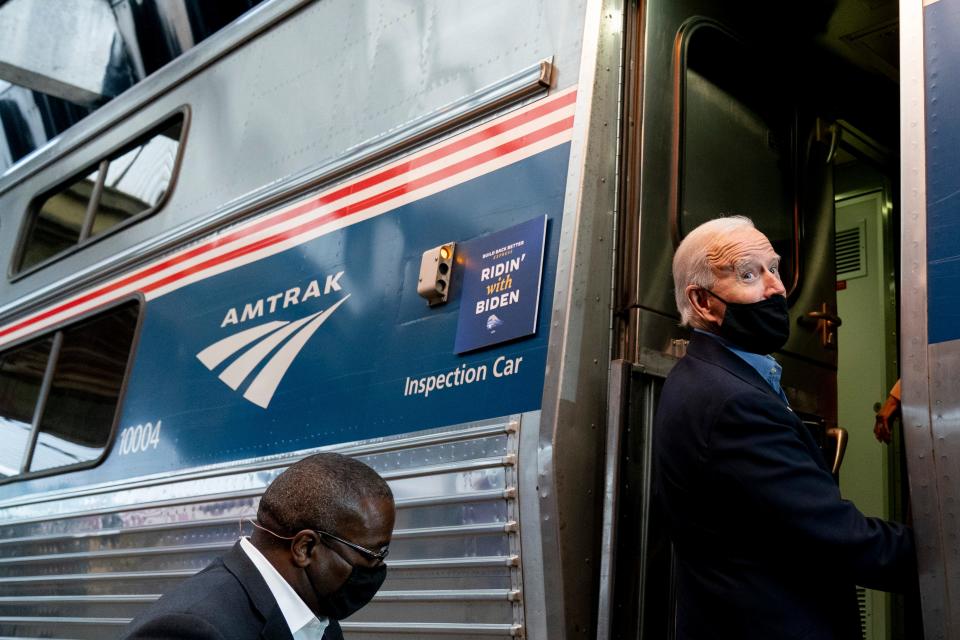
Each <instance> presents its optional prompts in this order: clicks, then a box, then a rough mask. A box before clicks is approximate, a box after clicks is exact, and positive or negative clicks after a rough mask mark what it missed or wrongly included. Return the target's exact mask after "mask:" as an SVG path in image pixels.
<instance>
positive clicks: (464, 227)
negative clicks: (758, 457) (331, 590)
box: [0, 0, 960, 640]
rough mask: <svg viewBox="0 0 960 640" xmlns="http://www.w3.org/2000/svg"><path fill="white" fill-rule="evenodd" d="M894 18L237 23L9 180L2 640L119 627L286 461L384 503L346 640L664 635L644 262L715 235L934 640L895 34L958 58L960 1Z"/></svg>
mask: <svg viewBox="0 0 960 640" xmlns="http://www.w3.org/2000/svg"><path fill="white" fill-rule="evenodd" d="M923 4H926V5H928V6H926V7H921V3H920V2H919V0H918V1H917V2H914V3H910V4H909V5H908V4H907V3H904V5H903V7H900V8H899V10H900V14H898V7H897V5H896V3H893V2H882V1H878V2H875V3H863V2H859V1H857V0H835V1H834V0H831V1H826V0H824V1H817V2H799V1H798V2H788V3H786V4H785V5H784V6H783V7H779V9H778V11H780V10H782V11H785V12H787V14H788V15H789V19H788V20H786V21H784V20H783V18H782V17H781V16H782V14H780V13H776V14H774V13H773V10H772V9H770V8H769V7H767V6H765V5H766V3H759V2H756V3H754V2H746V3H725V2H719V1H715V0H669V1H668V0H649V1H647V2H640V3H624V2H622V1H618V0H587V2H575V1H573V0H563V1H560V2H551V3H546V2H536V1H530V2H506V1H500V0H493V1H491V2H486V3H483V4H482V6H480V5H478V6H469V7H468V6H465V5H460V4H458V3H451V2H441V1H428V0H424V1H418V2H408V3H383V2H378V3H375V2H366V1H363V2H346V1H344V0H324V1H322V2H321V1H308V0H268V1H266V2H264V3H262V4H259V5H257V6H256V7H255V8H253V9H252V10H250V11H249V12H248V13H246V14H245V15H244V16H243V17H242V18H241V19H239V20H237V21H235V22H233V23H232V24H230V25H229V26H227V27H226V28H224V29H222V30H221V31H219V32H217V33H216V34H215V35H213V36H211V37H210V38H208V39H207V40H205V41H203V42H201V43H200V44H198V45H197V46H196V47H194V48H192V49H190V50H189V51H187V52H186V53H185V54H184V55H182V56H180V57H179V58H177V59H175V60H174V61H173V62H171V63H169V64H168V65H166V66H165V67H163V68H162V69H160V70H158V71H156V72H154V73H153V74H151V75H149V76H148V77H147V78H146V79H145V80H144V81H142V82H140V83H139V84H137V85H135V86H134V87H133V88H131V89H129V90H127V91H126V92H124V93H122V94H121V95H120V96H118V97H117V98H115V99H113V100H111V101H110V102H109V103H107V104H106V105H105V106H103V107H102V108H100V109H98V110H97V111H95V112H94V113H92V114H91V115H89V116H87V117H86V118H84V119H83V120H81V121H80V122H79V123H77V124H76V125H74V126H73V127H71V128H70V129H69V130H67V131H66V132H65V133H64V134H62V135H61V136H60V137H59V138H57V139H56V140H54V141H52V142H51V143H50V144H48V145H47V146H45V147H43V148H41V149H39V150H38V151H36V152H35V153H33V154H31V155H30V156H29V157H27V158H24V159H23V160H21V161H20V162H18V163H16V164H15V165H14V166H12V167H11V168H10V169H8V170H7V171H6V172H5V173H4V174H3V175H2V176H0V256H2V257H3V259H4V265H5V266H4V268H5V277H3V278H0V437H2V440H3V442H4V446H3V448H2V452H0V637H32V638H40V637H55V638H106V637H114V636H117V635H119V634H120V633H122V630H123V627H124V625H125V624H127V622H129V620H130V619H131V618H132V617H134V616H135V615H137V613H138V612H139V611H142V610H143V609H144V608H145V607H146V606H148V605H149V604H150V603H151V602H153V601H154V600H156V599H157V598H158V597H159V596H160V595H161V594H162V593H164V592H165V591H166V590H168V589H169V588H171V587H172V586H174V585H175V584H176V583H177V582H178V581H180V580H183V579H184V578H186V577H187V576H189V575H192V574H193V573H195V572H196V571H198V570H200V569H201V568H202V567H204V566H205V565H206V564H207V563H209V562H210V561H211V560H212V559H213V558H215V557H216V556H218V555H220V554H221V553H223V552H224V551H225V550H226V549H228V548H229V547H230V546H231V545H232V544H233V543H234V542H235V541H236V539H237V537H238V535H241V534H245V533H248V532H249V525H248V524H246V523H245V519H246V518H249V517H251V516H253V515H254V514H255V512H256V505H257V501H258V498H259V496H260V494H261V493H262V491H263V489H264V487H265V486H267V485H268V484H269V482H270V481H271V480H272V478H274V477H275V476H276V475H277V474H278V473H279V472H281V471H282V470H283V469H284V468H285V467H286V466H288V465H289V464H291V463H292V462H294V461H296V460H298V459H300V458H302V457H304V456H306V455H309V454H311V453H313V452H316V451H321V450H333V451H339V452H342V453H345V454H347V455H351V456H356V457H358V458H359V459H361V460H363V461H364V462H366V463H368V464H370V465H371V466H373V467H374V468H375V469H377V470H378V471H379V472H380V473H381V474H382V475H383V476H384V477H385V478H386V479H387V480H388V482H389V483H390V485H391V487H392V489H393V491H394V493H395V496H396V498H397V506H398V519H397V530H396V532H395V537H394V543H393V546H392V549H391V556H390V562H389V575H388V578H387V581H386V583H385V585H384V588H383V590H382V591H381V592H380V593H378V595H377V597H376V598H375V599H374V601H373V602H372V603H371V604H370V605H369V606H368V607H366V608H365V609H363V610H362V611H360V612H358V613H357V614H356V615H354V616H352V617H350V618H349V619H347V620H345V621H344V622H343V628H344V632H345V635H346V637H348V638H352V639H356V640H365V639H368V638H369V639H373V638H401V637H422V638H436V639H437V640H452V639H464V640H475V639H479V638H489V637H501V638H510V637H513V638H519V637H523V638H533V639H542V640H546V639H549V640H564V639H567V638H570V639H572V638H597V639H599V640H606V639H607V638H636V639H640V638H643V639H646V640H654V639H658V640H659V639H660V638H669V637H671V615H672V613H671V608H670V607H671V584H672V582H671V572H670V551H669V545H668V544H667V543H666V542H665V540H664V536H663V532H662V530H661V528H660V523H659V522H658V520H657V518H656V514H655V513H653V512H652V511H651V509H650V494H649V478H650V447H651V443H650V437H649V435H650V426H651V422H652V416H653V411H654V409H655V407H656V402H657V397H658V393H659V389H660V386H661V384H662V381H663V379H664V378H665V376H666V375H667V373H668V372H669V370H670V367H671V366H672V365H673V363H674V362H676V360H677V359H678V358H679V357H682V355H683V352H684V347H685V344H686V342H685V340H686V339H687V337H688V336H687V334H686V332H685V330H684V329H681V328H680V327H678V322H677V320H678V319H677V315H676V312H675V309H674V306H673V294H672V283H671V277H670V262H671V259H672V255H673V247H674V246H676V243H678V242H679V240H680V239H681V238H682V237H683V234H684V233H685V232H686V231H688V230H690V229H692V228H693V227H694V226H696V225H697V224H698V223H699V222H702V221H705V220H707V219H710V218H712V217H715V216H716V215H718V214H721V213H728V212H736V213H742V214H745V215H748V216H750V217H751V218H753V219H754V221H755V222H756V224H757V226H758V227H759V228H760V229H761V230H763V231H764V232H765V233H767V235H768V236H769V237H770V238H771V240H772V242H773V243H774V246H775V248H776V249H777V251H778V252H779V253H780V254H781V255H782V256H783V257H784V265H783V266H784V273H785V274H786V277H785V284H786V285H787V288H788V290H789V302H790V305H791V314H792V321H793V332H792V336H791V339H790V341H789V342H788V344H787V345H786V346H785V347H784V349H783V351H782V352H781V353H780V354H778V358H779V359H780V360H781V362H782V363H783V364H784V379H783V382H784V388H785V391H786V393H787V395H788V397H789V399H790V402H791V405H792V406H793V407H794V408H795V409H796V410H797V411H798V412H800V413H802V414H803V415H804V417H805V420H806V421H807V422H808V424H809V425H810V428H811V429H813V430H814V431H815V432H816V433H817V434H819V435H820V436H821V437H822V440H823V446H824V449H825V451H826V452H827V454H828V455H830V456H832V457H833V459H835V461H836V465H837V474H838V477H839V481H840V483H841V489H842V491H843V492H844V494H845V495H846V496H848V497H850V498H851V499H853V500H854V501H855V502H856V503H857V504H858V505H859V506H860V507H861V509H862V510H864V511H865V512H867V513H869V514H871V515H880V516H884V517H888V518H905V517H906V515H907V513H906V512H907V506H906V504H905V503H906V501H907V495H908V493H909V499H910V501H911V503H912V507H913V521H914V523H915V526H916V528H917V532H918V535H919V536H920V540H921V552H920V560H921V588H922V589H921V591H922V627H923V629H924V631H923V633H924V634H925V637H926V638H952V637H958V636H957V634H958V633H960V626H958V625H960V622H958V620H957V615H958V612H957V610H956V603H955V600H956V597H955V594H956V593H957V592H958V589H960V580H958V577H960V574H958V572H957V563H956V561H955V557H954V556H955V549H956V548H958V546H957V545H955V544H952V543H951V540H954V539H955V538H956V535H957V528H956V522H955V516H956V506H955V504H954V500H953V496H954V493H955V491H956V485H955V478H956V470H955V467H956V435H957V433H958V429H957V425H956V419H955V416H954V413H953V412H951V411H950V408H951V407H953V406H954V405H955V404H956V398H957V395H956V394H955V393H953V392H952V390H953V389H954V388H955V386H956V382H955V376H951V371H952V370H953V369H952V368H951V367H952V366H953V365H952V364H951V363H952V357H953V356H952V355H951V354H952V351H950V349H951V348H953V346H952V345H953V342H951V341H952V340H954V339H955V338H958V337H960V336H955V335H953V333H952V332H953V331H955V327H956V326H960V325H957V323H952V324H951V323H950V322H947V323H946V324H942V323H941V324H939V325H937V327H938V329H937V331H933V330H930V331H928V329H927V323H928V320H930V321H932V318H933V317H934V316H933V315H931V316H929V317H928V314H927V313H925V309H928V308H929V309H933V308H934V307H933V306H931V305H932V304H933V303H932V302H930V300H935V301H936V303H937V304H942V305H947V306H946V307H943V308H944V309H946V312H945V314H946V315H945V316H944V317H947V318H949V317H951V316H950V309H952V308H953V307H951V306H950V305H951V304H952V303H953V302H954V301H955V300H956V296H955V294H954V293H952V292H950V290H949V287H947V288H939V289H936V291H934V289H933V288H932V287H933V283H934V282H936V281H935V280H934V279H933V278H932V277H928V275H930V276H932V274H933V271H934V270H939V271H937V276H938V277H940V278H941V280H939V282H941V283H943V282H949V277H950V274H949V268H950V265H952V264H953V262H951V259H952V256H955V255H956V251H958V248H960V241H958V242H952V236H950V233H948V231H949V229H950V228H951V227H950V220H952V219H955V216H954V217H953V218H951V217H950V215H949V213H947V214H944V213H942V212H940V211H939V210H938V213H937V215H938V216H939V217H937V218H936V220H937V224H939V225H940V226H938V227H930V226H929V224H928V225H924V224H922V223H923V221H925V220H926V219H927V218H926V216H927V212H928V211H930V212H933V209H928V208H927V207H928V204H927V203H928V201H929V198H928V197H927V196H925V195H924V194H925V191H924V185H925V184H929V181H928V177H927V174H926V173H924V172H922V171H921V172H919V173H918V172H916V171H914V170H912V168H914V167H926V166H928V165H927V159H926V157H925V156H924V151H923V149H924V142H925V141H926V144H927V145H929V146H928V147H927V148H928V149H930V148H934V147H935V148H941V146H942V145H938V144H937V140H936V138H935V137H934V138H931V136H935V135H937V134H936V133H935V132H934V131H933V129H932V128H930V127H929V126H928V127H927V128H926V129H925V127H924V122H930V120H929V118H930V117H932V116H930V115H928V119H927V120H926V121H925V120H924V119H923V115H922V114H923V110H922V109H920V110H918V108H917V104H921V106H922V102H923V98H922V96H923V95H925V90H926V91H927V93H928V94H929V91H930V87H931V86H932V85H936V86H937V87H941V88H943V87H945V85H946V84H949V82H947V81H945V80H943V76H942V75H941V76H940V79H939V83H940V84H937V81H936V79H935V78H934V79H931V77H930V76H929V75H928V76H924V57H923V56H924V55H925V54H924V50H923V48H922V46H923V42H924V38H928V39H930V38H934V37H939V38H941V40H938V42H941V41H942V42H950V43H952V42H953V40H957V41H960V39H956V38H954V39H953V40H951V38H950V37H949V35H947V36H944V35H943V34H942V33H940V32H936V30H935V29H934V32H931V31H930V29H932V28H933V27H931V24H935V25H937V26H938V27H939V28H941V29H942V30H943V31H945V32H947V33H948V34H956V33H957V30H956V29H954V30H953V31H951V28H952V26H953V25H956V24H958V23H957V22H950V19H948V18H949V17H950V16H956V15H957V14H958V8H957V5H958V4H960V2H958V1H957V0H939V1H935V2H932V3H931V2H926V3H923ZM867 5H869V6H867ZM913 5H916V6H913ZM923 13H926V19H927V21H928V22H927V29H928V32H927V33H926V34H924V32H923V28H924V22H923V20H924V16H923V15H922V14H923ZM931 21H933V22H931ZM898 27H899V30H900V35H901V37H902V38H903V39H904V45H903V49H902V51H903V56H902V62H901V63H898V62H897V56H896V54H897V46H896V37H897V35H896V33H897V28H898ZM958 28H960V27H958ZM891 38H892V39H893V40H891ZM891 42H893V43H894V44H893V45H891ZM951 46H952V44H951ZM944 48H949V47H947V46H946V45H944ZM926 55H927V56H928V60H927V63H928V64H930V59H929V56H931V55H932V54H931V53H929V52H928V53H927V54H926ZM942 55H946V54H942ZM945 64H949V62H948V63H945ZM927 73H928V74H929V73H930V71H929V69H928V70H927ZM925 78H926V80H925ZM898 81H899V82H900V83H901V86H900V87H899V88H898V85H897V82H898ZM924 82H926V85H925V84H924ZM925 87H926V89H925ZM943 90H944V92H945V93H944V95H943V96H938V98H939V100H940V101H941V102H937V103H934V104H931V103H930V102H929V99H930V98H929V95H928V103H927V106H928V107H934V108H933V110H932V111H929V110H928V112H929V113H936V114H937V115H938V117H941V116H942V117H943V118H944V120H955V119H956V118H955V116H953V114H954V113H957V112H958V111H957V110H956V109H953V110H950V109H949V108H947V107H944V106H943V103H944V102H947V103H949V100H950V99H951V96H952V95H953V94H952V93H950V91H948V90H947V89H943ZM898 96H900V99H901V100H903V101H904V102H903V106H901V104H900V103H899V102H898ZM918 101H919V102H918ZM901 116H902V119H903V122H904V125H903V126H901V124H900V119H901ZM937 131H939V129H938V130H937ZM898 146H900V148H901V150H902V156H900V155H898V153H897V147H898ZM954 147H955V146H954ZM928 157H929V154H928ZM948 161H949V159H946V160H943V162H948ZM901 166H902V167H904V169H906V168H907V167H910V168H911V171H906V170H904V171H903V172H902V175H903V183H902V186H901V183H900V181H899V175H900V173H901V172H900V171H899V167H901ZM944 179H945V180H946V178H944ZM925 181H927V182H925ZM949 184H952V183H949V182H946V183H942V182H941V183H937V188H938V189H940V191H938V193H941V194H943V196H944V197H948V196H949V194H950V193H951V191H950V188H949ZM944 185H946V186H944ZM926 193H927V194H929V193H930V192H929V191H927V192H926ZM925 198H926V199H925ZM930 206H933V205H930ZM930 215H931V216H933V215H934V214H933V213H931V214H930ZM931 219H933V218H931ZM923 229H927V230H929V231H922V230H923ZM928 232H929V233H931V234H935V237H936V238H937V239H938V240H939V239H943V241H942V242H940V243H939V244H938V245H937V252H936V253H931V254H929V256H930V257H929V260H928V259H927V256H928V254H927V249H928V247H929V246H932V245H930V244H928V242H927V239H928V238H927V233H928ZM951 252H953V253H951ZM901 265H903V267H901ZM928 265H929V269H930V270H931V273H930V274H928V273H927V269H928ZM943 265H946V266H943ZM943 269H947V271H943ZM901 283H902V284H901ZM928 285H929V286H930V287H931V288H929V289H928ZM928 295H929V296H930V299H929V300H928V298H927V296H928ZM901 308H902V309H903V313H902V314H901V313H900V309H901ZM931 313H932V312H931ZM954 350H955V349H954ZM901 372H902V376H903V386H904V387H903V388H904V416H905V417H904V426H905V428H904V429H903V430H902V433H901V432H899V431H898V432H897V433H896V434H895V437H894V442H893V443H892V445H891V446H889V447H887V446H884V445H881V444H879V443H877V442H875V441H874V440H873V435H872V433H871V427H872V425H873V411H874V404H875V403H877V402H879V401H882V400H883V399H884V397H885V395H886V391H887V390H888V389H889V388H890V387H891V386H892V385H893V383H894V381H896V380H897V378H898V375H900V374H901ZM933 461H935V464H931V462H933ZM841 462H842V466H841ZM951 465H952V466H951ZM825 579H827V578H826V577H825ZM951 594H954V597H953V598H951ZM860 607H861V619H862V624H863V630H864V637H866V638H871V639H881V638H916V637H920V636H919V635H918V634H919V633H920V632H919V628H920V624H921V620H920V616H919V614H915V613H913V612H911V608H910V606H909V604H905V603H903V602H901V601H898V600H897V599H896V598H891V597H890V596H888V595H887V594H882V593H876V592H871V591H862V592H861V593H860Z"/></svg>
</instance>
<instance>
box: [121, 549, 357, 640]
mask: <svg viewBox="0 0 960 640" xmlns="http://www.w3.org/2000/svg"><path fill="white" fill-rule="evenodd" d="M123 638H124V639H125V640H126V639H130V640H133V639H136V640H148V639H149V640H161V639H166V638H177V639H184V640H201V639H202V640H259V639H261V638H262V639H263V640H292V638H293V636H292V635H291V634H290V628H289V627H288V626H287V621H286V620H285V619H284V617H283V613H282V612H281V611H280V606H279V605H278V604H277V601H276V599H275V598H274V597H273V594H272V593H270V589H269V587H267V583H266V582H265V581H264V579H263V576H261V575H260V572H259V571H257V568H256V566H255V565H254V564H253V562H251V560H250V558H249V557H248V556H247V554H246V553H245V552H244V550H243V549H241V548H240V543H237V544H235V545H234V546H233V548H232V549H231V550H230V551H228V552H227V553H226V554H225V555H224V556H223V557H222V558H218V559H217V560H214V561H213V562H212V563H211V564H210V565H209V566H208V567H207V568H205V569H204V570H203V571H201V572H200V573H198V574H196V575H195V576H192V577H190V578H188V579H187V580H185V581H184V582H183V583H181V584H180V585H178V586H177V587H176V588H174V589H173V590H172V591H170V592H169V593H167V594H166V595H164V596H163V597H162V598H160V600H158V601H157V602H156V603H155V604H154V605H153V606H152V607H150V608H149V609H147V610H146V611H145V612H143V613H142V614H141V615H139V616H138V617H137V618H136V619H134V621H133V622H131V623H130V626H129V627H127V629H126V635H124V636H123ZM323 639H324V640H343V634H342V633H341V632H340V625H339V624H337V622H336V621H335V620H330V626H328V627H327V630H326V632H325V633H324V634H323Z"/></svg>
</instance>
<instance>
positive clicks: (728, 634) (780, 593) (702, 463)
mask: <svg viewBox="0 0 960 640" xmlns="http://www.w3.org/2000/svg"><path fill="white" fill-rule="evenodd" d="M779 265H780V257H779V256H778V255H777V254H776V252H775V251H774V250H773V247H772V246H771V245H770V242H769V241H768V240H767V238H766V236H764V235H763V234H762V233H761V232H760V231H758V230H757V229H756V228H754V226H753V223H752V222H751V221H750V220H748V219H747V218H743V217H740V216H734V217H730V218H718V219H716V220H712V221H710V222H707V223H705V224H703V225H701V226H699V227H697V228H696V229H694V230H693V231H691V232H690V233H689V234H688V235H687V237H686V238H685V239H684V240H683V242H682V243H681V244H680V246H679V247H678V248H677V251H676V254H675V256H674V261H673V277H674V285H675V293H676V301H677V308H678V310H679V311H680V314H681V322H682V324H683V325H686V326H690V327H692V328H693V329H694V333H693V337H692V339H691V341H690V344H689V346H688V348H687V354H686V356H685V357H684V358H682V359H681V360H680V361H679V362H678V363H677V365H676V366H675V367H674V368H673V370H672V371H671V373H670V375H669V376H668V377H667V380H666V382H665V383H664V387H663V392H662V394H661V397H660V404H659V406H658V409H657V415H656V418H655V422H654V456H655V464H654V492H655V500H656V503H657V505H658V507H659V509H660V510H661V511H662V513H663V514H664V517H665V520H666V526H667V530H668V532H669V535H670V537H671V539H672V541H673V543H674V548H675V551H676V555H677V560H678V569H677V571H678V594H677V614H676V638H677V640H708V639H709V640H717V639H726V638H730V639H736V640H774V639H775V640H791V639H795V640H801V639H802V640H841V639H843V640H846V639H847V638H859V637H860V631H859V628H858V625H857V624H856V622H857V621H856V617H855V616H851V615H849V614H850V610H849V607H848V605H850V595H851V594H852V589H853V585H854V584H859V585H862V586H864V587H869V588H872V589H881V590H888V591H889V590H898V591H899V590H905V589H908V588H910V587H911V586H913V583H914V582H915V580H916V578H915V571H916V567H915V551H914V540H913V533H912V532H911V531H910V529H908V528H905V527H904V526H902V525H899V524H896V523H891V522H885V521H883V520H879V519H876V518H868V517H865V516H864V515H863V514H861V513H860V512H859V511H858V510H857V509H856V507H854V505H853V504H852V503H850V502H847V501H845V500H842V499H841V497H840V491H839V489H838V487H837V485H836V484H835V482H834V480H833V477H832V476H831V474H830V469H829V467H828V466H827V464H826V461H825V460H824V458H823V455H822V454H821V452H820V450H819V448H818V447H817V445H816V443H815V441H814V439H813V437H812V436H811V434H810V433H809V432H808V431H807V429H806V427H804V425H803V424H802V423H801V421H800V420H799V419H798V418H797V417H796V416H795V415H794V414H793V412H792V410H791V409H790V406H789V404H788V402H787V398H786V396H785V395H784V393H783V390H782V389H781V387H780V372H781V369H780V365H779V364H778V363H777V362H776V360H775V359H774V358H773V357H772V356H771V355H770V354H771V353H773V352H775V351H777V350H778V349H780V348H781V347H783V345H784V344H785V343H786V340H787V338H788V337H789V333H790V321H789V314H788V309H787V300H786V298H785V295H786V292H785V290H784V286H783V283H782V282H781V281H780V271H779ZM853 613H855V611H854V612H853Z"/></svg>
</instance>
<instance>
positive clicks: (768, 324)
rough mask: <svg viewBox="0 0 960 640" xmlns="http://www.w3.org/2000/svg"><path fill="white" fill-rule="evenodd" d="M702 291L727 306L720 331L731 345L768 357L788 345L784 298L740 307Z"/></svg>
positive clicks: (777, 296)
mask: <svg viewBox="0 0 960 640" xmlns="http://www.w3.org/2000/svg"><path fill="white" fill-rule="evenodd" d="M704 291H706V292H707V293H709V294H710V295H712V296H713V297H714V298H716V299H717V300H719V301H720V302H722V303H723V304H725V305H727V310H726V312H724V314H723V324H721V325H720V329H719V332H720V335H721V336H722V337H724V338H726V339H727V340H729V341H730V342H732V343H733V344H734V346H736V347H739V348H740V349H743V350H744V351H750V352H753V353H760V354H763V355H767V354H770V353H773V352H774V351H777V350H779V349H780V348H781V347H783V345H784V344H786V343H787V338H789V337H790V312H789V310H788V309H787V299H786V298H785V297H783V296H781V295H773V296H770V297H769V298H767V299H766V300H761V301H759V302H752V303H750V304H740V303H736V302H727V301H726V300H724V299H723V298H721V297H720V296H718V295H717V294H715V293H714V292H713V291H710V290H709V289H704Z"/></svg>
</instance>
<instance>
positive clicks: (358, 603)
mask: <svg viewBox="0 0 960 640" xmlns="http://www.w3.org/2000/svg"><path fill="white" fill-rule="evenodd" d="M334 553H336V552H334ZM386 578H387V565H385V564H381V565H379V566H377V567H358V566H356V565H354V566H353V571H351V572H350V577H348V578H347V581H346V582H344V583H343V584H342V585H340V588H339V589H337V590H336V591H334V592H333V593H331V594H330V595H328V596H326V597H324V598H321V599H320V608H321V613H323V614H324V615H326V616H328V617H330V618H333V619H334V620H343V619H344V618H346V617H348V616H350V615H352V614H354V613H356V612H357V611H359V610H360V609H362V608H363V607H364V606H366V604H367V603H368V602H370V601H371V600H372V599H373V596H374V595H375V594H376V593H377V591H379V590H380V586H381V585H382V584H383V581H384V580H386Z"/></svg>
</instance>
